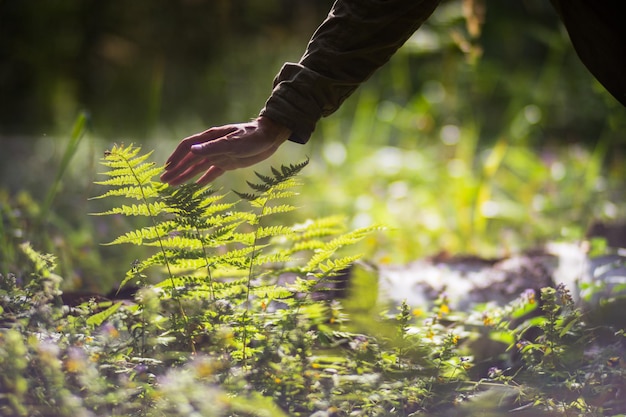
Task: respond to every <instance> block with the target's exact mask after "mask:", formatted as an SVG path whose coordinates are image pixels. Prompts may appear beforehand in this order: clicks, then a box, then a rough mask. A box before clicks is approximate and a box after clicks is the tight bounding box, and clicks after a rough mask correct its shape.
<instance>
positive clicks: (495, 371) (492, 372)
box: [487, 366, 502, 379]
mask: <svg viewBox="0 0 626 417" xmlns="http://www.w3.org/2000/svg"><path fill="white" fill-rule="evenodd" d="M500 375H502V369H500V368H498V367H496V366H492V367H491V368H489V370H488V371H487V376H488V377H489V378H491V379H494V378H497V377H499V376H500Z"/></svg>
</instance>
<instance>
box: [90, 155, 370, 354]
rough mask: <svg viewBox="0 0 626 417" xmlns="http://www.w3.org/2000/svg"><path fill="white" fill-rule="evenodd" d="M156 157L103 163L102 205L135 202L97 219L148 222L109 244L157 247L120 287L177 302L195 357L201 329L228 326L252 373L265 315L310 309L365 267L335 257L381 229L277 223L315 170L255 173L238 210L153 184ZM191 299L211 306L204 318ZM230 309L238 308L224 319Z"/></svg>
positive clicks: (221, 200) (207, 193)
mask: <svg viewBox="0 0 626 417" xmlns="http://www.w3.org/2000/svg"><path fill="white" fill-rule="evenodd" d="M150 155H151V153H147V154H142V153H141V151H140V148H139V147H135V146H133V145H130V146H126V147H125V146H115V147H113V149H111V150H110V151H109V152H107V153H106V154H105V156H104V158H103V160H102V164H103V165H104V166H105V167H108V168H109V170H108V171H106V172H105V173H104V175H106V176H107V177H108V178H107V179H106V180H103V181H99V182H97V184H100V185H103V186H107V187H110V189H109V190H107V191H106V192H104V193H103V194H101V195H99V196H97V197H94V198H97V199H105V198H110V197H115V198H118V197H122V198H124V199H126V200H131V201H133V202H132V203H126V202H124V203H122V204H118V205H116V206H114V207H112V208H111V209H108V210H105V211H102V212H100V213H95V214H96V215H122V216H127V217H133V218H138V217H145V218H149V219H150V225H149V226H144V227H139V228H137V229H135V230H131V231H128V232H126V233H124V234H123V235H121V236H119V237H117V238H115V239H114V240H113V241H111V242H110V243H109V244H110V245H119V244H132V245H138V246H142V247H146V248H156V252H154V253H153V254H151V255H148V256H146V257H145V258H144V259H142V260H138V261H137V262H136V263H135V264H134V265H133V267H132V268H131V270H129V271H128V273H127V274H126V277H125V278H124V280H123V281H122V282H121V285H126V284H127V283H128V282H130V281H136V282H137V283H139V284H140V285H143V286H151V285H152V286H154V287H155V288H158V289H159V292H158V293H159V294H160V297H161V299H162V301H163V302H166V301H167V300H173V301H174V302H175V303H176V305H178V310H179V314H178V317H176V316H173V317H172V320H173V322H172V323H173V325H174V324H175V323H180V324H179V325H176V326H178V327H177V328H176V329H175V331H174V332H173V333H175V334H176V335H180V336H181V338H182V339H183V340H187V341H188V342H187V346H189V347H191V349H192V350H195V342H194V338H195V337H197V336H194V335H197V332H198V327H197V325H198V324H197V323H205V324H203V325H202V326H201V328H202V327H205V326H207V325H208V324H206V321H207V320H209V319H207V317H209V316H210V317H212V318H211V319H210V320H217V321H218V322H219V323H229V326H231V328H232V330H233V331H234V334H235V343H234V345H233V346H237V347H236V349H235V351H232V352H230V354H231V355H232V356H233V357H235V358H240V360H241V361H242V363H243V364H244V365H245V364H246V363H247V362H248V360H249V359H250V358H251V357H252V356H254V355H256V354H257V353H258V352H257V350H256V349H252V348H251V347H250V344H251V343H252V341H253V340H255V339H256V338H258V337H261V336H260V333H259V332H261V329H262V328H263V326H264V324H263V322H262V321H263V317H265V313H263V312H264V311H265V309H266V308H267V306H268V305H270V304H271V303H273V302H275V301H280V302H281V303H282V304H281V305H283V306H287V307H288V308H291V309H292V312H291V313H290V314H292V313H293V317H297V315H298V314H299V313H298V312H299V311H305V310H301V308H302V307H303V306H304V305H305V304H310V303H313V302H314V301H313V297H308V293H310V292H311V291H314V290H316V291H317V289H320V290H321V286H320V284H322V283H323V282H325V281H327V280H330V279H332V277H333V276H335V275H337V274H338V273H339V272H340V271H342V270H345V269H346V268H348V267H349V266H350V264H351V263H353V262H354V261H355V260H356V259H357V258H358V257H357V256H336V254H337V252H338V251H339V250H340V249H341V248H342V247H344V246H348V245H352V244H354V243H356V242H357V241H358V240H360V239H362V238H363V237H364V236H366V235H367V234H369V233H370V232H371V231H372V230H374V229H375V228H373V227H372V228H365V229H359V230H356V231H352V232H347V231H346V228H345V221H344V219H342V218H340V217H328V218H324V219H318V220H311V221H307V222H304V223H299V224H295V225H292V226H286V225H283V224H281V222H280V221H277V219H280V216H282V215H284V214H285V213H289V212H292V211H294V210H296V207H295V206H294V205H292V204H291V203H290V202H289V201H288V199H291V198H293V197H295V196H297V192H296V191H295V190H294V189H295V188H296V187H297V186H298V185H299V181H298V179H297V175H298V173H300V171H301V170H302V169H303V168H304V167H305V166H306V165H307V163H308V161H304V162H302V163H299V164H295V165H288V166H282V167H280V168H278V169H277V168H272V169H271V174H268V175H266V174H260V173H256V176H257V178H258V179H259V182H256V183H252V182H249V183H248V185H249V187H250V189H251V190H252V191H251V192H236V191H235V192H234V195H235V196H237V197H239V199H240V200H238V201H230V199H228V194H221V193H218V192H217V191H216V190H214V189H212V188H211V187H207V186H198V185H182V186H180V187H169V186H168V185H165V184H162V183H160V182H159V181H158V180H156V179H155V178H156V177H157V176H158V175H159V174H160V173H161V172H162V168H161V167H157V166H156V165H155V164H153V163H151V162H149V157H150ZM231 196H232V194H231ZM155 269H156V271H161V272H163V273H164V276H162V279H159V278H158V275H153V274H148V271H150V270H155ZM294 274H295V275H294ZM286 276H292V278H290V279H285V277H286ZM148 280H150V281H149V282H148ZM294 280H295V281H294ZM298 283H299V284H298ZM302 290H305V291H304V292H303V291H302ZM303 294H304V295H305V296H304V297H302V295H303ZM193 300H195V302H201V303H204V304H203V305H204V306H205V307H203V308H200V309H197V308H196V307H194V304H193V303H191V302H192V301H193ZM190 303H191V304H190ZM224 305H228V306H231V307H229V309H227V310H228V311H229V312H228V314H227V315H226V316H224V314H226V313H224V312H223V306H224ZM183 306H185V308H184V309H183ZM220 306H221V307H220ZM207 315H208V316H207ZM180 318H182V319H183V320H182V321H179V319H180ZM94 320H95V319H94ZM194 323H196V324H194ZM216 325H218V324H216V323H213V324H211V325H210V326H209V327H213V326H216ZM148 327H149V326H147V325H145V326H143V327H142V328H145V329H147V328H148ZM170 332H172V330H170ZM142 351H143V349H142Z"/></svg>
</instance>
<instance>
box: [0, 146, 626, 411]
mask: <svg viewBox="0 0 626 417" xmlns="http://www.w3.org/2000/svg"><path fill="white" fill-rule="evenodd" d="M149 156H150V154H141V151H140V149H139V148H137V147H134V146H127V147H125V146H116V147H114V148H113V149H111V151H109V152H107V153H106V154H105V157H104V159H103V163H104V165H105V166H106V167H107V168H108V170H107V172H106V173H105V175H107V176H108V178H107V179H105V180H103V181H101V182H100V184H103V185H106V186H108V187H110V189H109V190H108V191H106V192H104V193H103V194H102V195H100V196H99V197H97V198H102V199H108V201H115V203H116V204H115V205H114V207H113V208H111V209H109V210H106V211H105V212H103V213H99V214H100V215H109V216H126V217H129V218H131V219H132V220H133V221H135V222H136V223H137V224H138V227H137V228H135V229H134V230H131V231H129V232H126V233H124V234H123V235H121V236H119V237H117V238H115V239H114V240H113V241H112V242H111V244H113V245H122V244H132V245H135V246H137V247H138V248H143V249H144V250H147V251H149V253H147V254H146V256H145V257H143V258H141V259H138V260H136V261H135V262H134V263H133V264H132V265H130V269H129V271H128V273H127V274H126V276H125V277H124V278H123V279H122V280H121V284H122V286H123V287H124V286H126V287H131V286H132V287H135V295H134V299H133V300H132V301H127V300H115V299H113V300H106V299H105V300H102V299H97V298H91V299H88V300H85V302H83V303H82V304H80V305H72V306H66V305H63V304H62V303H61V291H60V290H59V284H60V281H61V279H60V277H58V276H57V275H55V273H54V268H55V266H56V259H55V258H54V257H53V256H50V255H45V254H41V253H39V252H37V251H36V250H34V249H33V247H32V246H31V245H28V244H24V245H22V246H20V247H19V251H20V253H21V254H22V256H24V257H25V258H26V259H29V262H30V263H31V264H32V265H31V266H29V267H28V268H26V269H28V270H31V271H33V272H32V273H31V274H30V275H29V276H28V277H27V279H23V277H17V276H15V275H11V274H7V275H2V276H0V278H1V279H0V311H1V312H2V319H1V320H0V414H2V415H16V416H31V415H32V416H127V415H133V416H146V417H152V416H155V417H156V416H163V415H167V416H192V415H194V416H222V415H223V416H226V415H228V416H266V415H271V416H311V415H314V416H341V415H354V416H387V415H393V416H419V415H424V416H427V415H477V413H485V412H489V413H492V414H494V415H498V414H497V413H500V412H502V413H504V412H507V413H508V412H510V411H511V410H516V411H520V412H522V413H523V412H531V413H532V415H571V416H584V417H591V416H600V415H617V414H618V413H620V412H622V411H623V410H625V409H626V407H625V406H624V401H623V400H620V398H619V393H620V392H621V391H620V390H621V389H622V387H623V386H624V381H625V377H626V375H624V372H623V366H622V361H623V359H622V354H623V343H624V342H623V330H621V331H620V330H618V329H615V330H611V331H612V333H611V332H609V335H608V336H607V334H606V333H607V331H608V329H603V332H604V334H603V336H602V338H603V339H605V340H603V341H602V342H600V341H599V340H598V339H599V336H598V334H599V333H598V327H597V326H592V327H590V326H588V325H587V323H585V321H584V320H583V318H586V316H585V315H584V314H583V313H582V312H581V310H580V309H579V308H577V307H576V306H575V305H574V303H573V301H572V299H571V297H570V296H569V293H568V292H567V291H566V290H565V288H563V287H560V286H559V287H556V288H544V289H541V290H540V291H530V290H529V291H527V292H525V293H524V294H522V295H521V296H520V298H519V300H516V301H515V302H513V303H511V304H510V305H507V306H503V307H498V306H491V305H486V306H479V307H477V308H476V310H475V311H471V312H460V311H451V309H450V306H449V302H448V298H447V296H446V294H445V293H442V294H440V295H439V297H438V298H437V299H436V300H433V303H432V308H431V309H430V310H428V309H427V308H426V309H425V308H424V306H409V305H408V304H407V303H402V304H401V305H400V306H397V307H396V308H394V309H393V310H390V309H385V307H384V306H381V305H380V303H379V301H378V300H377V287H376V285H377V280H378V277H377V275H376V272H375V271H373V270H369V269H367V268H363V267H361V266H360V265H359V264H358V263H356V262H355V261H356V259H357V256H354V255H352V254H346V253H345V252H343V249H344V248H345V247H347V246H350V245H352V244H355V243H357V242H358V241H359V240H361V239H362V238H363V237H365V236H368V235H370V234H371V233H372V232H373V231H374V230H375V229H376V227H368V228H363V229H357V230H354V231H347V230H346V229H345V225H344V222H343V220H342V219H341V218H339V217H328V218H322V219H317V220H308V221H305V222H301V223H296V224H294V225H292V226H285V225H284V224H281V221H280V219H281V218H282V217H279V216H278V215H279V214H282V213H287V212H290V211H293V210H294V209H295V207H294V206H293V205H292V204H290V203H289V198H291V197H293V196H295V195H296V192H295V191H294V189H295V187H296V186H297V185H298V179H297V176H298V173H299V172H300V170H301V169H302V168H304V166H305V165H306V162H305V163H301V164H296V165H290V166H284V167H281V168H280V169H273V170H272V172H271V174H270V175H263V174H257V178H258V182H255V183H249V186H250V189H251V191H250V192H236V193H233V194H227V195H223V194H220V193H219V192H217V191H215V190H212V189H210V188H207V187H199V186H196V185H186V186H182V187H179V188H171V187H168V186H166V185H164V184H162V183H160V182H159V181H157V180H154V178H155V177H157V176H158V175H159V174H160V172H161V168H160V167H158V166H156V165H154V164H152V163H151V162H149V160H148V159H149ZM231 197H234V198H231ZM117 198H121V201H120V200H114V199H117ZM233 200H234V201H233ZM348 276H349V279H350V283H349V285H348V286H347V288H346V285H345V280H346V279H348V278H347V277H348ZM122 289H124V288H122ZM337 294H342V297H341V298H342V299H341V300H339V299H336V298H337V297H336V295H337ZM606 340H608V342H607V341H606ZM481 342H482V344H481ZM485 342H489V343H493V344H496V345H497V346H499V350H497V351H496V353H491V354H486V353H484V352H482V347H483V346H485V345H484V343H485ZM507 346H508V350H507ZM477 365H479V366H477ZM477 410H479V411H477Z"/></svg>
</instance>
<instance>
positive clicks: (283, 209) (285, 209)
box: [260, 204, 297, 216]
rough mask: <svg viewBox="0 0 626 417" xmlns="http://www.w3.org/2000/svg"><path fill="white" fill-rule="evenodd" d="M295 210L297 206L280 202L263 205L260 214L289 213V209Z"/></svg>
mask: <svg viewBox="0 0 626 417" xmlns="http://www.w3.org/2000/svg"><path fill="white" fill-rule="evenodd" d="M294 210H297V207H294V206H292V205H291V204H280V205H278V206H264V207H263V210H262V211H261V214H260V216H270V215H272V214H282V213H289V212H290V211H294Z"/></svg>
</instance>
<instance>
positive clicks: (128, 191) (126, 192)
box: [90, 181, 158, 200]
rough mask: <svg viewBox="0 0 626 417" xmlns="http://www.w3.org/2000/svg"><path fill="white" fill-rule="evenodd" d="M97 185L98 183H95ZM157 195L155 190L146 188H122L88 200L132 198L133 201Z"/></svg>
mask: <svg viewBox="0 0 626 417" xmlns="http://www.w3.org/2000/svg"><path fill="white" fill-rule="evenodd" d="M95 183H96V184H99V182H97V181H96V182H95ZM157 195H158V190H157V188H146V187H123V188H115V189H112V190H109V191H107V192H106V193H104V194H101V195H99V196H96V197H91V198H90V200H97V199H101V198H107V197H125V198H132V199H135V200H143V199H144V198H153V197H156V196H157Z"/></svg>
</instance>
